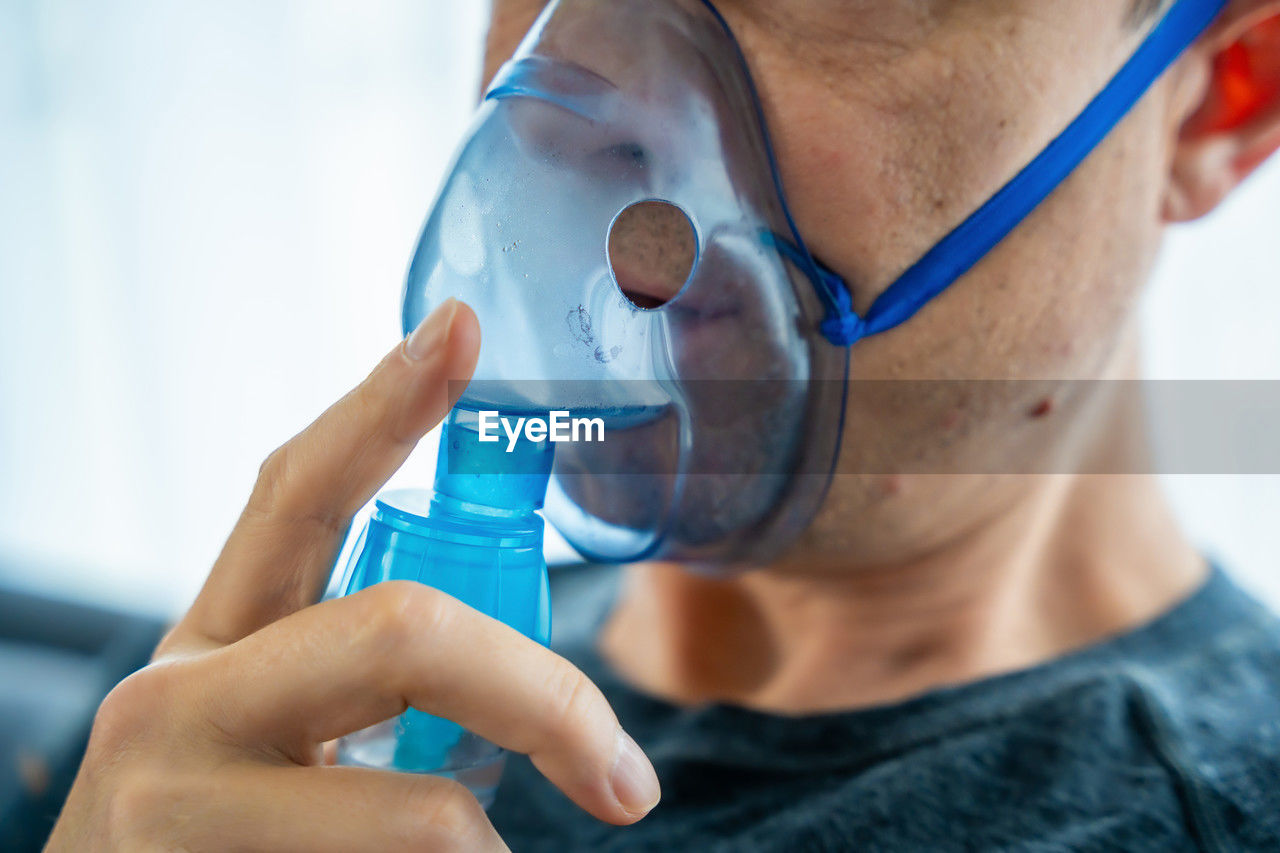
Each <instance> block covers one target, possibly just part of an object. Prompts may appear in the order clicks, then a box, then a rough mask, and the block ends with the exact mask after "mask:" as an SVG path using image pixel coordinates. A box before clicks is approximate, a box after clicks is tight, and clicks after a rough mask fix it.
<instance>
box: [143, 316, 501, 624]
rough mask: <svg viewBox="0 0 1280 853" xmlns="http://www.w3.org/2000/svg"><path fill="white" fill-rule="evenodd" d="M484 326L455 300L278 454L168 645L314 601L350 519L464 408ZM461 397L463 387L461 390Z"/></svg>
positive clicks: (258, 620) (265, 466)
mask: <svg viewBox="0 0 1280 853" xmlns="http://www.w3.org/2000/svg"><path fill="white" fill-rule="evenodd" d="M479 349H480V329H479V325H478V323H477V321H476V317H475V314H474V313H473V312H472V311H471V309H470V308H468V307H467V306H466V305H463V304H462V303H460V302H457V301H456V300H453V299H450V300H449V301H447V302H446V303H445V304H443V305H441V306H440V307H439V308H438V309H436V311H435V312H433V313H432V314H431V316H429V317H427V318H426V319H425V320H424V321H423V322H422V324H421V325H420V326H419V327H418V328H417V329H416V330H415V331H414V332H413V334H412V335H410V336H409V337H408V338H406V339H405V340H404V341H402V342H401V344H400V345H399V346H397V347H396V348H395V349H394V350H393V351H392V352H391V353H389V354H388V355H387V356H386V358H384V359H383V360H382V362H381V363H380V364H379V365H378V366H377V367H376V368H375V369H374V370H373V372H372V373H371V374H370V375H369V377H368V378H367V379H365V380H364V382H362V383H361V384H360V385H359V386H357V387H356V388H355V389H354V390H353V391H351V392H350V393H349V394H347V395H346V396H345V397H343V398H342V399H341V400H339V401H338V402H337V403H336V404H334V405H333V406H332V407H331V408H330V409H329V410H328V411H326V412H325V413H324V414H323V415H321V416H320V417H319V418H318V419H317V420H316V421H315V422H314V423H313V424H311V426H309V427H307V428H306V429H305V430H303V431H302V432H301V433H300V434H298V435H297V436H296V437H295V438H293V439H292V440H291V441H289V442H288V443H286V444H285V445H283V446H282V447H281V448H280V449H279V450H277V451H275V452H274V453H272V454H271V455H270V456H269V457H268V458H267V461H266V462H265V463H263V465H262V469H261V471H260V472H259V476H258V481H257V483H256V484H255V485H254V488H253V493H252V495H251V496H250V498H249V502H248V505H247V506H246V507H245V509H244V512H243V513H242V514H241V516H240V520H239V522H238V523H237V524H236V527H235V529H234V530H233V531H232V533H231V536H230V537H229V538H228V540H227V543H226V545H225V546H224V547H223V550H222V553H221V555H220V556H219V557H218V559H217V561H216V562H215V563H214V566H213V570H212V571H211V572H210V574H209V578H208V580H207V581H206V582H205V585H204V588H203V589H202V590H201V592H200V595H199V596H198V597H197V599H196V602H195V604H194V605H193V606H192V608H191V610H190V611H189V612H188V614H187V616H186V617H185V618H184V619H183V620H182V622H181V623H180V624H179V626H178V627H177V628H176V629H175V630H174V633H173V634H172V635H171V637H170V639H169V640H167V641H166V644H167V645H173V644H181V643H183V642H196V641H203V642H206V643H207V642H209V641H212V642H215V643H221V644H226V643H231V642H234V641H236V640H238V639H240V638H242V637H245V636H248V635H249V634H251V633H253V632H254V631H256V630H258V629H259V628H261V627H263V626H264V625H267V624H270V623H271V622H274V621H276V620H277V619H279V618H281V617H282V616H285V615H288V614H289V613H292V612H294V611H296V610H299V609H301V608H303V607H306V606H307V605H309V604H313V603H314V602H315V601H316V600H317V599H318V598H319V597H320V595H321V593H322V592H323V591H324V586H325V582H326V581H327V579H328V576H329V572H330V569H331V568H332V566H333V560H334V558H335V557H336V556H337V553H338V550H339V549H340V548H341V545H342V540H343V538H344V537H345V535H346V531H347V528H348V526H349V525H350V523H351V518H352V516H354V515H355V513H356V512H357V511H358V510H359V509H360V507H362V506H364V505H365V504H366V503H367V502H368V501H369V500H370V499H371V498H372V497H373V495H374V493H375V492H377V490H378V488H379V487H380V486H381V485H382V484H383V483H385V482H386V480H387V478H389V477H390V476H391V475H392V474H393V473H395V471H396V469H398V468H399V467H400V466H401V465H403V464H404V461H405V460H406V459H407V458H408V456H409V454H410V452H412V450H413V448H414V447H415V446H416V445H417V443H418V441H419V440H420V439H421V438H422V436H423V435H425V434H426V433H427V431H428V430H430V429H431V428H432V427H434V426H435V425H436V424H438V423H439V422H440V421H441V420H442V419H443V418H444V417H445V415H447V414H448V412H449V410H450V409H451V408H452V407H453V404H454V403H455V402H457V401H456V393H451V391H450V389H451V388H453V387H454V386H455V385H456V386H457V387H461V382H455V381H456V380H461V381H466V380H467V379H469V378H470V376H471V373H472V371H474V370H475V364H476V359H477V357H478V355H479ZM455 392H456V388H455Z"/></svg>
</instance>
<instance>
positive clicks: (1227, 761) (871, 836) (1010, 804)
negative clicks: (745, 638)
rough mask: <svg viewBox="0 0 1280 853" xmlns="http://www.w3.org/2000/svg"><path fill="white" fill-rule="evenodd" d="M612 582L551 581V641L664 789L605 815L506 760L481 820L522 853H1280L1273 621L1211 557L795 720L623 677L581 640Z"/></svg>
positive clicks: (608, 576)
mask: <svg viewBox="0 0 1280 853" xmlns="http://www.w3.org/2000/svg"><path fill="white" fill-rule="evenodd" d="M616 580H617V578H616V572H615V571H614V570H609V569H598V568H583V569H575V570H569V571H568V572H565V573H562V574H560V575H558V576H557V577H556V578H555V580H554V581H553V593H552V594H553V600H554V601H555V607H556V616H557V618H558V619H560V625H559V626H558V627H557V633H556V638H555V640H554V645H555V646H556V647H557V649H558V650H559V651H560V652H562V653H563V654H565V655H566V656H568V657H569V658H570V659H571V660H573V661H574V662H575V663H577V664H578V665H579V666H581V667H582V668H583V670H584V671H586V673H587V674H588V675H589V676H591V677H592V679H593V680H595V682H596V683H597V684H598V685H599V686H600V687H601V689H603V690H604V692H605V694H606V695H607V696H608V698H609V700H610V701H611V702H612V703H613V707H614V708H615V710H616V711H617V712H618V715H619V717H620V719H621V720H622V724H623V726H624V727H625V728H626V729H627V730H628V731H629V732H630V733H631V734H632V735H633V736H634V737H635V738H636V740H637V741H639V743H640V744H641V745H642V746H643V747H644V749H645V751H646V752H647V753H648V754H649V756H650V758H651V759H652V760H653V762H654V766H655V767H656V769H657V771H658V776H659V778H660V779H661V780H662V785H663V801H662V803H661V804H660V805H659V806H658V808H657V809H655V810H654V811H653V813H652V814H651V815H650V816H649V817H648V818H646V819H645V820H644V821H641V822H640V823H639V824H637V825H636V826H634V827H628V828H624V829H620V828H617V827H612V826H607V825H605V824H601V823H599V822H597V821H595V820H594V819H592V818H591V817H590V816H588V815H586V814H585V813H584V812H581V811H579V810H578V809H577V807H575V806H574V805H573V804H572V803H571V802H569V800H568V799H567V798H565V797H564V796H563V795H562V794H560V793H559V792H558V791H557V790H555V789H554V788H553V787H552V786H551V785H550V784H549V783H548V782H546V780H544V779H543V778H542V777H541V776H540V775H539V774H538V773H537V771H536V770H534V769H533V767H532V765H531V764H530V763H529V762H528V760H527V759H525V758H523V757H522V756H513V757H512V758H511V760H510V762H509V764H508V768H507V773H506V776H505V777H504V779H503V783H502V786H501V788H500V789H499V792H498V797H497V801H496V802H495V804H494V806H493V808H492V809H491V811H490V815H491V817H492V818H493V821H494V823H495V825H496V826H497V827H498V829H499V831H500V832H501V833H502V835H503V837H504V838H505V839H506V841H507V843H508V844H509V845H510V846H511V848H512V849H513V850H515V851H517V853H519V852H520V851H544V850H545V851H563V850H593V851H594V850H603V851H612V850H665V851H686V850H695V851H721V850H724V851H753V850H786V851H823V850H858V851H878V850H891V851H897V850H906V851H916V850H922V851H949V850H1028V851H1077V850H1124V851H1148V850H1149V851H1161V853H1171V851H1181V850H1210V851H1241V850H1280V621H1277V619H1276V618H1275V617H1274V616H1273V615H1271V614H1270V613H1268V612H1267V611H1266V610H1265V609H1264V608H1263V607H1262V606H1261V605H1259V604H1257V603H1256V602H1254V601H1253V600H1252V599H1251V598H1249V597H1248V596H1247V595H1246V594H1245V593H1244V592H1242V591H1241V590H1240V589H1238V588H1237V587H1236V586H1235V585H1234V584H1233V583H1232V582H1231V581H1230V580H1229V579H1228V578H1227V577H1226V576H1225V575H1224V574H1222V573H1221V572H1220V571H1217V570H1215V572H1214V574H1213V575H1212V577H1211V579H1210V580H1209V581H1208V582H1207V584H1206V585H1205V586H1204V587H1203V588H1202V589H1200V590H1199V591H1198V592H1197V593H1196V594H1195V595H1194V596H1193V597H1191V598H1190V599H1189V600H1187V601H1186V602H1184V603H1182V604H1180V605H1179V606H1177V607H1176V608H1174V609H1173V610H1172V611H1170V612H1169V613H1167V614H1165V615H1164V616H1162V617H1160V618H1158V619H1157V620H1155V621H1154V622H1152V623H1150V624H1148V625H1146V626H1144V627H1142V628H1140V629H1138V630H1136V631H1134V632H1132V633H1129V634H1126V635H1124V636H1121V637H1118V638H1115V639H1112V640H1109V641H1107V642H1104V643H1101V644H1098V645H1095V646H1092V647H1089V648H1087V649H1085V650H1083V651H1080V652H1077V653H1074V654H1071V655H1069V656H1067V657H1064V658H1061V659H1059V660H1056V661H1053V662H1051V663H1048V664H1045V665H1043V666H1039V667H1035V668H1033V669H1029V670H1025V671H1022V672H1017V673H1013V674H1010V675H1006V676H1001V677H998V678H993V679H988V680H985V681H981V682H976V683H972V684H968V685H964V686H960V687H955V688H948V689H944V690H938V691H935V692H933V693H930V694H927V695H925V696H922V697H920V698H917V699H913V700H910V701H907V702H904V703H901V704H898V705H894V706H885V707H879V708H873V709H869V710H863V711H855V712H849V713H840V714H824V715H818V716H808V717H782V716H774V715H769V714H762V713H756V712H752V711H748V710H744V709H741V708H734V707H729V706H708V707H701V708H692V709H690V708H680V707H676V706H673V705H670V704H667V703H664V702H660V701H655V700H653V699H651V698H648V697H645V696H643V695H641V694H639V693H637V692H635V691H633V690H631V689H629V688H628V687H626V686H625V685H624V684H622V683H621V682H620V681H619V680H618V679H617V677H616V676H614V675H613V674H612V673H611V672H610V671H609V670H608V669H607V667H606V666H605V665H604V664H603V662H602V661H601V660H600V658H599V657H598V656H597V655H596V654H595V652H594V651H593V650H592V640H593V637H594V633H595V629H596V628H597V627H598V626H599V624H600V622H601V620H602V619H603V616H604V615H605V614H606V613H607V609H608V606H609V603H610V601H611V600H612V595H613V592H612V590H613V589H614V587H615V586H616Z"/></svg>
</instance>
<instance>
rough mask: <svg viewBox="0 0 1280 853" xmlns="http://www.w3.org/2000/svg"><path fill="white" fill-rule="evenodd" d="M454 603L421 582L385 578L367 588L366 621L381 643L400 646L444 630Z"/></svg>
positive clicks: (438, 591) (446, 596) (449, 598)
mask: <svg viewBox="0 0 1280 853" xmlns="http://www.w3.org/2000/svg"><path fill="white" fill-rule="evenodd" d="M455 606H456V602H455V600H454V599H452V598H451V597H449V596H448V595H446V594H445V593H443V592H441V591H440V590H438V589H434V588H432V587H429V586H427V585H425V584H420V583H415V582H413V581H388V582H386V583H380V584H378V585H377V586H374V587H372V588H371V589H370V590H369V607H370V608H371V609H372V613H371V614H370V618H369V619H368V622H369V624H372V625H374V626H375V627H376V631H377V635H378V638H379V640H380V642H381V643H382V644H385V645H390V646H393V647H400V646H403V645H405V644H409V643H414V642H420V641H421V640H422V639H423V638H424V637H428V636H431V635H433V634H436V633H437V632H440V631H444V630H447V623H448V621H449V618H450V615H451V614H452V612H453V610H454V607H455Z"/></svg>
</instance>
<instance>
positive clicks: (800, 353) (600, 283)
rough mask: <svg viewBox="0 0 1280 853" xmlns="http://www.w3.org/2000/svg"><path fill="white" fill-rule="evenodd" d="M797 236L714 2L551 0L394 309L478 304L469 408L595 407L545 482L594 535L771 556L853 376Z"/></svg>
mask: <svg viewBox="0 0 1280 853" xmlns="http://www.w3.org/2000/svg"><path fill="white" fill-rule="evenodd" d="M655 201H656V202H662V203H664V204H662V205H657V204H652V202H655ZM637 206H638V207H637ZM671 206H674V208H676V209H678V212H677V213H676V215H675V217H674V218H673V216H672V207H671ZM681 226H683V227H684V228H685V229H686V231H687V232H688V233H689V234H690V235H691V236H689V237H688V238H687V239H685V240H683V241H682V238H680V237H679V236H678V235H677V232H678V231H679V229H680V227H681ZM624 229H625V230H624ZM802 246H803V244H802V243H801V242H800V239H799V236H798V235H797V234H796V233H795V230H794V227H793V226H792V224H791V219H790V216H789V214H788V213H787V209H786V204H785V201H784V199H783V198H782V195H781V190H780V185H779V182H778V180H777V177H776V171H775V168H774V163H773V158H772V154H771V151H770V145H769V141H768V138H767V135H766V131H765V127H764V124H763V120H762V117H761V111H760V107H759V104H758V99H757V97H756V94H755V91H754V87H753V84H752V82H751V78H750V76H749V74H748V71H747V68H746V65H745V62H744V60H743V58H742V55H741V52H740V50H739V48H738V46H737V44H736V42H735V41H734V39H733V37H732V35H731V33H730V32H729V30H728V28H727V27H726V25H725V24H724V22H723V20H722V19H721V18H720V17H719V15H718V14H717V13H716V12H715V10H714V9H713V8H712V7H711V6H710V5H709V4H707V3H704V2H701V0H560V2H556V3H553V4H552V5H551V6H550V7H549V8H548V9H547V10H546V11H545V12H544V14H543V15H542V17H541V18H540V19H539V21H538V23H537V24H536V25H535V26H534V28H533V30H532V31H531V32H530V34H529V35H528V36H527V38H526V39H525V41H524V43H523V44H522V45H521V47H520V48H519V50H518V51H517V53H516V54H515V56H514V57H513V58H512V60H511V61H510V62H509V63H508V64H507V65H506V66H505V67H504V68H503V69H502V70H501V71H500V72H499V74H498V76H497V78H496V79H495V80H494V82H493V84H492V86H491V88H490V90H489V92H488V94H487V95H486V98H485V101H484V103H483V105H482V108H481V110H480V112H479V114H478V116H477V118H476V120H475V123H474V125H473V127H472V129H471V131H470V133H469V135H468V137H467V139H466V141H465V143H464V145H463V147H462V149H461V151H460V153H459V154H458V157H457V160H456V162H455V164H454V166H453V169H452V171H451V173H450V175H449V177H448V179H447V181H446V183H445V185H444V187H443V189H442V191H441V194H440V197H439V199H438V200H437V203H436V205H435V207H434V209H433V210H432V212H431V214H430V217H429V219H428V222H427V224H426V227H425V229H424V232H423V235H422V238H421V241H420V243H419V246H418V249H417V252H416V255H415V258H414V262H413V265H412V268H411V270H410V275H409V282H408V288H407V291H406V296H405V303H404V324H405V328H406V330H408V329H411V328H413V327H414V326H416V325H417V324H418V322H419V321H420V320H421V319H422V318H423V317H424V316H426V315H427V314H428V313H429V312H430V311H431V310H432V309H433V308H435V307H436V306H437V305H439V304H440V303H442V302H443V301H445V300H446V299H448V298H450V297H456V298H458V299H461V300H462V301H464V302H466V303H467V304H469V305H470V306H471V307H472V308H473V309H474V310H475V311H476V314H477V315H478V317H479V320H480V327H481V329H482V332H483V336H484V342H483V345H482V348H481V354H480V361H479V365H478V367H477V370H476V373H475V378H474V381H473V382H472V383H471V385H470V386H469V387H468V389H467V391H466V393H465V394H464V395H463V397H462V399H461V401H460V403H459V406H461V407H462V408H464V409H470V410H475V411H487V410H496V411H500V412H503V413H504V414H529V415H536V416H545V415H546V413H548V412H550V411H556V410H560V411H568V412H570V413H571V414H572V415H573V416H575V417H600V418H602V419H603V420H604V422H605V425H606V430H605V440H604V441H603V442H600V443H594V444H588V443H572V444H561V445H559V446H558V447H557V450H556V463H555V468H554V472H553V476H552V481H551V487H550V491H549V493H548V496H547V506H546V515H547V518H548V519H549V520H550V521H551V522H552V523H553V524H554V525H555V526H556V527H557V528H558V529H559V530H560V532H561V533H562V534H563V535H564V536H565V537H566V538H567V539H568V540H569V541H570V542H571V543H572V544H573V545H574V546H575V547H577V548H578V549H579V550H580V551H581V552H582V553H583V554H584V555H585V556H587V557H588V558H592V559H599V560H611V561H631V560H637V559H641V558H647V557H661V558H673V559H684V560H690V561H695V562H706V563H721V562H726V561H739V560H743V559H747V558H748V557H749V558H750V559H751V560H763V559H768V558H769V556H771V555H772V554H775V553H776V552H777V551H779V550H781V549H782V548H783V547H785V545H786V544H787V543H788V542H790V541H791V539H792V538H793V537H794V536H795V535H796V534H797V533H798V532H799V531H800V530H801V529H803V527H804V526H805V525H806V524H807V523H808V522H809V520H810V518H811V517H812V514H813V513H814V512H815V511H816V508H817V506H818V505H819V504H820V502H821V499H822V497H823V495H824V493H825V490H826V488H827V486H828V483H829V481H830V476H831V471H832V468H833V466H834V461H835V457H836V453H837V451H838V444H839V433H840V424H841V420H842V411H843V382H842V381H815V380H843V379H844V377H845V376H846V373H847V366H848V350H847V349H846V348H844V347H839V346H834V345H832V344H831V343H829V342H828V341H827V340H825V339H824V338H823V337H822V335H821V333H820V332H819V327H820V325H821V323H822V320H823V317H824V314H825V308H824V304H823V301H822V298H821V297H820V293H819V291H818V289H817V288H816V287H815V283H814V281H813V277H812V276H813V274H812V272H811V271H810V272H809V273H806V272H804V271H802V270H801V269H800V267H801V266H804V264H803V262H801V263H797V262H796V260H795V258H796V255H797V247H800V250H799V254H800V255H802V256H803V257H804V258H806V259H807V253H804V252H803V249H802ZM611 248H612V251H611ZM682 252H687V253H688V254H689V255H690V257H688V258H687V262H683V266H684V267H688V266H691V267H692V269H691V271H690V272H689V274H688V276H687V279H686V280H684V281H682V282H681V281H675V282H674V283H673V281H671V280H670V278H669V268H672V267H674V268H677V269H678V268H681V266H682V259H681V257H680V255H681V253H682ZM628 265H630V266H631V267H634V268H628ZM646 265H648V266H651V267H653V268H654V269H656V270H657V271H658V272H659V273H662V272H666V274H667V279H666V280H663V276H662V275H661V274H656V273H652V272H651V271H649V270H646V269H643V268H642V267H645V266H646ZM809 265H810V266H812V262H811V261H809ZM624 289H625V290H626V293H625V294H624ZM664 303H665V304H664ZM642 306H643V307H642ZM495 473H498V472H496V471H495Z"/></svg>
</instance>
